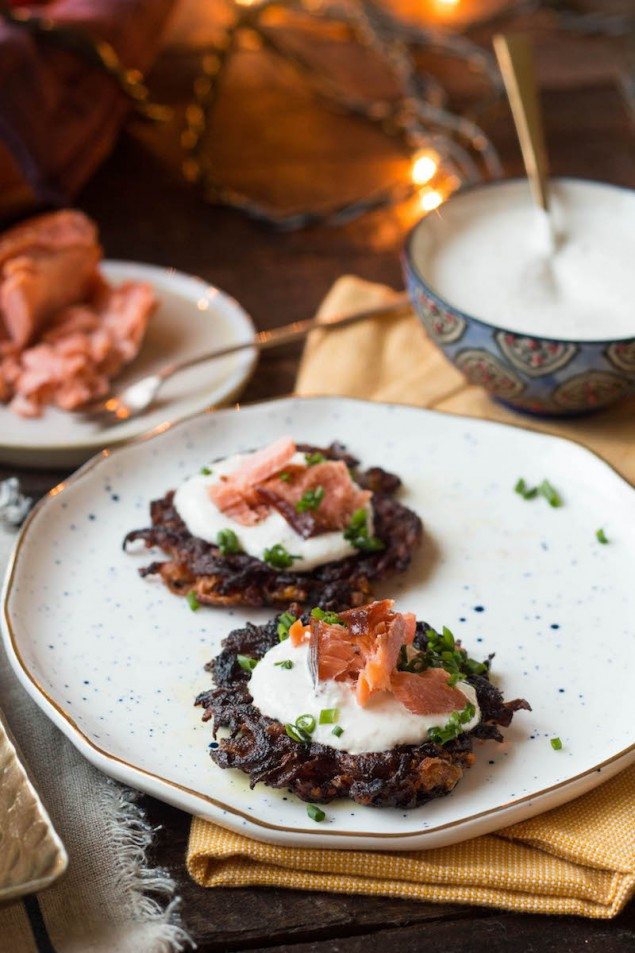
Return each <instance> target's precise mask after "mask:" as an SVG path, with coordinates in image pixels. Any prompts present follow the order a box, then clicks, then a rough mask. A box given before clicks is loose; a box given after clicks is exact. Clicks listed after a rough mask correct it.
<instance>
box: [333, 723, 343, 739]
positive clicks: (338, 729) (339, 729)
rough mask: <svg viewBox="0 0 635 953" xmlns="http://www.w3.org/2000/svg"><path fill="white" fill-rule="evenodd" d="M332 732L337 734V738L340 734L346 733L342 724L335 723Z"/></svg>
mask: <svg viewBox="0 0 635 953" xmlns="http://www.w3.org/2000/svg"><path fill="white" fill-rule="evenodd" d="M331 734H332V735H335V737H336V738H339V737H340V735H343V734H344V729H343V728H342V727H341V726H340V725H335V727H334V728H333V729H332V731H331Z"/></svg>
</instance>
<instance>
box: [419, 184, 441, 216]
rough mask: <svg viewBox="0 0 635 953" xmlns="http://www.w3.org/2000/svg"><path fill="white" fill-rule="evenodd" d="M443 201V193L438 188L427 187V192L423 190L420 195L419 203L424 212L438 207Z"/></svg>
mask: <svg viewBox="0 0 635 953" xmlns="http://www.w3.org/2000/svg"><path fill="white" fill-rule="evenodd" d="M442 201H443V195H442V194H441V192H439V191H438V189H426V191H425V192H421V194H420V195H419V204H420V205H421V208H422V209H423V211H424V212H431V211H432V210H433V209H435V208H438V207H439V205H441V202H442Z"/></svg>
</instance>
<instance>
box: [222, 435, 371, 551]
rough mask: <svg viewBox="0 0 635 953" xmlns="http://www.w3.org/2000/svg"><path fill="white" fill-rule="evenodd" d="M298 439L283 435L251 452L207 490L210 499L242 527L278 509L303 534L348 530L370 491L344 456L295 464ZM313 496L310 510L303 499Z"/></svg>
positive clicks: (368, 498) (363, 505) (367, 498)
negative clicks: (303, 505)
mask: <svg viewBox="0 0 635 953" xmlns="http://www.w3.org/2000/svg"><path fill="white" fill-rule="evenodd" d="M296 454H297V447H296V444H295V442H294V441H293V440H292V439H291V438H290V437H281V438H280V439H279V440H276V441H275V443H272V444H271V445H270V446H268V447H265V448H264V449H263V450H258V451H256V452H255V453H253V454H250V455H249V456H248V458H247V460H246V461H245V462H244V463H242V464H241V465H240V466H239V467H238V468H237V469H236V470H234V471H233V472H232V473H230V474H229V475H227V476H221V478H220V479H219V480H218V481H217V482H216V483H213V484H212V485H211V486H210V488H209V496H210V499H211V500H212V502H213V503H214V504H215V505H216V506H217V507H218V509H219V510H221V511H222V512H223V513H225V514H226V515H227V516H229V517H230V518H231V519H233V520H234V521H235V522H237V523H240V524H241V525H243V526H253V525H256V524H258V523H260V522H262V521H263V520H264V519H266V517H267V516H268V514H269V513H270V511H271V509H272V508H273V509H276V510H277V511H278V512H280V513H281V514H282V516H283V517H284V518H285V519H286V520H287V521H288V522H289V523H291V525H292V526H293V527H294V528H296V529H297V530H298V532H299V533H300V535H301V536H305V537H310V536H315V535H318V534H319V533H326V532H329V531H332V530H344V529H346V527H347V526H348V524H349V522H350V519H351V517H352V515H353V513H355V512H356V511H357V510H359V509H363V508H364V507H366V506H367V505H368V503H369V501H370V498H371V495H372V494H371V493H370V491H369V490H363V489H361V488H360V487H358V486H357V485H356V484H355V483H354V481H353V480H352V478H351V474H350V471H349V469H348V467H347V466H346V464H345V463H344V462H343V461H342V460H323V461H320V462H318V463H316V464H315V465H312V466H306V465H298V464H297V463H293V462H292V461H293V458H294V457H295V456H296ZM307 494H312V499H313V500H316V501H317V503H316V505H315V506H314V507H313V509H312V511H309V508H308V507H307V508H305V509H302V508H301V502H302V500H303V499H306V498H307Z"/></svg>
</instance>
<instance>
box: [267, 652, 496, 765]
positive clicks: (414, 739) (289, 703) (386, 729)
mask: <svg viewBox="0 0 635 953" xmlns="http://www.w3.org/2000/svg"><path fill="white" fill-rule="evenodd" d="M286 659H289V660H290V661H291V662H293V667H292V668H282V666H279V665H276V662H283V661H285V660H286ZM457 688H459V689H460V690H461V691H462V692H463V693H464V694H465V695H466V704H467V702H468V701H470V702H472V704H473V705H474V707H475V709H476V713H475V715H474V717H473V718H472V720H471V721H469V722H467V723H466V724H465V726H464V728H463V730H464V731H469V730H470V729H471V728H474V727H475V726H476V725H477V724H478V723H479V721H480V718H481V712H480V709H479V707H478V702H477V700H476V692H475V691H474V689H473V688H472V686H471V685H469V684H468V683H467V682H458V683H457ZM249 692H250V694H251V697H252V698H253V700H254V705H255V706H256V708H258V709H259V710H260V712H261V713H262V714H263V715H266V716H268V717H269V718H274V719H275V720H276V721H280V722H282V723H283V724H287V723H290V724H293V723H294V722H295V720H296V718H298V716H299V715H312V716H313V717H314V718H315V721H316V728H315V731H314V732H313V734H312V736H311V738H312V740H313V741H318V742H319V743H320V744H323V745H328V746H330V747H331V748H337V749H338V750H340V751H348V752H349V753H350V754H362V753H363V752H365V751H388V750H389V749H390V748H394V747H396V745H416V744H421V742H423V741H426V740H427V738H428V729H429V728H442V727H444V726H445V725H446V724H447V722H448V719H449V717H450V715H449V714H448V712H443V713H441V714H438V715H415V714H413V713H412V712H411V711H408V709H407V708H405V707H404V705H402V704H401V702H400V701H398V700H397V699H396V698H395V697H394V696H393V695H390V694H389V693H388V692H378V693H377V694H376V695H373V696H372V697H371V699H370V701H369V702H368V705H367V706H366V707H365V708H362V707H361V705H358V703H357V700H356V698H355V692H354V690H353V689H352V688H351V686H350V685H349V684H347V683H345V682H336V681H333V680H332V679H328V680H327V681H321V682H318V684H317V686H314V685H313V679H312V677H311V672H310V671H309V644H308V642H303V643H301V644H300V645H299V646H298V647H297V648H296V647H294V646H293V645H292V644H291V642H290V640H288V639H287V640H285V641H284V642H280V643H279V644H278V645H274V647H273V648H272V649H269V651H268V652H267V653H266V654H265V655H264V656H263V657H262V658H261V659H260V661H259V662H258V664H257V666H256V667H255V669H254V670H253V672H252V674H251V680H250V682H249ZM324 708H337V709H338V711H339V716H338V719H337V724H338V725H339V726H340V728H342V729H343V731H342V734H341V735H339V736H336V735H334V734H333V725H332V724H328V725H320V724H319V717H320V711H322V709H324Z"/></svg>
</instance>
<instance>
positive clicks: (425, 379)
mask: <svg viewBox="0 0 635 953" xmlns="http://www.w3.org/2000/svg"><path fill="white" fill-rule="evenodd" d="M391 294H394V292H391V291H390V289H388V288H384V287H383V286H380V285H375V284H370V283H368V282H364V281H360V280H359V279H357V278H353V277H345V278H341V279H340V280H339V281H338V282H337V283H336V284H335V285H334V287H333V288H332V289H331V292H330V293H329V295H328V296H327V298H326V299H325V301H324V303H323V305H322V308H321V311H320V315H321V317H322V319H323V320H325V321H328V319H329V316H332V315H334V314H342V313H345V312H347V311H353V310H358V309H361V308H366V307H372V306H373V305H376V304H378V303H381V302H382V301H383V300H386V298H388V297H389V296H390V295H391ZM296 389H297V392H298V393H300V394H346V395H350V396H354V397H366V398H371V399H375V400H384V401H395V402H400V403H408V404H419V405H421V406H425V407H434V408H436V409H438V410H444V411H448V412H450V413H461V414H467V415H470V416H475V417H486V418H488V419H491V420H502V421H506V422H508V423H513V424H516V425H517V426H525V427H531V428H533V429H535V430H543V431H547V432H550V433H557V434H560V435H562V436H567V437H570V438H572V439H573V440H577V441H578V442H579V443H582V444H584V445H586V446H587V447H590V448H591V449H592V450H595V452H596V453H599V454H600V455H601V456H603V457H604V458H605V459H606V460H607V461H608V462H609V463H611V464H612V465H613V466H614V467H615V468H616V469H617V470H618V471H619V472H620V473H622V475H623V476H625V477H626V478H627V479H630V480H631V481H633V482H635V399H631V400H627V401H624V402H623V403H622V404H620V405H619V406H618V407H616V408H614V409H611V410H608V411H605V412H604V413H601V414H596V415H595V416H593V417H588V418H581V419H578V420H574V421H570V422H562V421H539V420H535V419H533V418H528V417H520V416H517V415H515V414H513V413H512V412H510V411H507V410H505V409H504V408H502V407H499V406H498V405H496V404H494V403H492V402H491V401H490V400H489V398H488V397H487V396H486V395H485V394H484V392H483V391H482V390H480V389H479V388H477V387H474V386H471V385H469V384H467V383H466V382H465V380H464V379H463V377H462V376H461V375H460V374H459V372H458V371H457V370H455V369H454V368H453V367H452V366H451V365H450V364H448V362H447V361H446V360H445V358H444V357H443V355H442V354H441V353H440V351H439V350H438V349H437V348H436V347H435V346H434V345H433V344H431V343H430V342H429V341H428V340H427V338H426V336H425V334H424V332H423V330H422V329H421V326H420V324H419V322H418V321H417V319H416V318H415V317H414V316H413V315H408V316H405V317H403V318H390V319H376V320H375V321H373V322H371V323H364V324H359V325H353V326H351V327H348V328H343V329H342V330H341V331H337V332H331V333H329V334H323V333H322V332H315V333H314V334H313V335H312V337H311V340H310V341H309V342H308V344H307V347H306V349H305V353H304V356H303V359H302V363H301V366H300V371H299V374H298V381H297V388H296ZM187 867H188V871H189V873H190V875H191V876H192V877H193V878H194V880H196V882H197V883H199V884H201V885H203V886H206V887H220V886H223V887H227V886H247V885H263V886H277V887H294V888H296V889H300V890H326V891H332V892H335V893H363V894H371V895H372V894H374V895H381V896H400V897H411V898H412V897H416V898H418V899H421V900H428V901H437V902H439V903H449V902H456V903H470V904H484V905H487V906H493V907H504V908H506V909H509V910H517V911H523V912H532V913H552V914H553V913H563V914H578V915H580V916H586V917H601V918H608V917H613V916H615V915H616V914H617V913H618V912H619V911H620V910H621V909H622V907H623V906H624V905H625V903H626V902H627V900H628V899H629V897H630V896H631V895H632V894H633V892H635V766H634V767H632V768H629V769H627V770H626V771H623V772H622V773H621V774H619V775H617V777H615V778H613V779H612V780H610V781H607V782H606V783H605V784H603V785H601V786H600V787H598V788H596V789H595V790H594V791H591V792H590V793H589V794H586V795H584V796H583V797H581V798H578V799H577V800H575V801H572V802H570V803H569V804H565V805H564V806H562V807H559V808H556V809H555V810H553V811H548V812H547V813H545V814H542V815H540V816H538V817H535V818H532V819H531V820H529V821H525V822H523V823H521V824H515V825H514V826H513V827H508V828H506V829H505V830H502V831H499V832H498V833H497V834H490V835H487V836H484V837H478V838H476V839H474V840H471V841H465V842H464V843H462V844H456V845H454V846H452V847H443V848H439V849H436V850H428V851H411V852H391V853H388V852H385V853H384V852H379V851H336V850H327V849H320V848H317V849H312V850H309V849H296V848H290V847H274V846H272V845H270V844H262V843H260V842H258V841H254V840H250V839H249V838H246V837H243V836H242V835H240V834H233V833H231V832H229V831H226V830H223V829H222V828H220V827H217V826H216V825H214V824H211V823H209V822H208V821H204V820H202V819H201V818H194V820H193V821H192V828H191V831H190V841H189V845H188V852H187Z"/></svg>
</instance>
